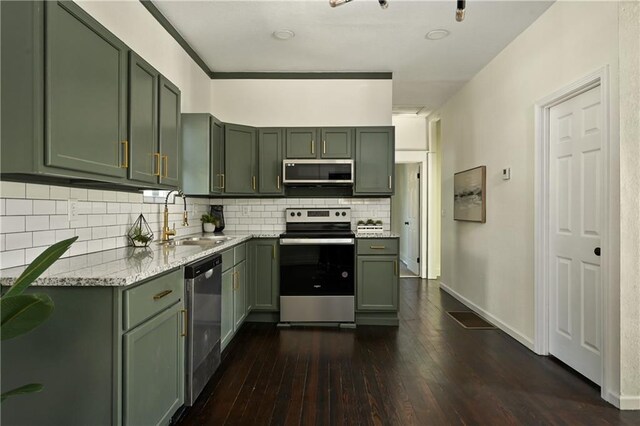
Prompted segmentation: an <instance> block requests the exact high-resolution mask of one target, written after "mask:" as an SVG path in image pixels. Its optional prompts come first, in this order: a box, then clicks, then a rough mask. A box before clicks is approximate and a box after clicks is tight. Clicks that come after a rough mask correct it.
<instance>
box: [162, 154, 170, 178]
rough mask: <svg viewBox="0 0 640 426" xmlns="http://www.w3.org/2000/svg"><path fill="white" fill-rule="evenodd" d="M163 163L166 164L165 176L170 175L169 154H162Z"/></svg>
mask: <svg viewBox="0 0 640 426" xmlns="http://www.w3.org/2000/svg"><path fill="white" fill-rule="evenodd" d="M162 163H163V164H164V177H169V156H168V155H163V156H162Z"/></svg>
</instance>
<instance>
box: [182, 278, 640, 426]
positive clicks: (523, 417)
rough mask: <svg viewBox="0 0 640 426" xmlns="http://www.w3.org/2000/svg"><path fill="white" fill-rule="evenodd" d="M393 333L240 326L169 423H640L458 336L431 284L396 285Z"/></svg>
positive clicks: (567, 378) (475, 335) (476, 337)
mask: <svg viewBox="0 0 640 426" xmlns="http://www.w3.org/2000/svg"><path fill="white" fill-rule="evenodd" d="M400 299H401V300H400V303H401V306H400V315H401V321H400V326H399V327H397V328H395V327H365V326H360V327H358V328H357V329H356V330H338V329H334V328H317V327H316V328H293V329H286V328H285V329H279V328H277V327H275V326H274V325H272V324H256V323H253V324H246V325H245V326H244V328H243V329H242V330H240V332H239V334H238V336H237V337H236V338H235V339H234V341H233V342H232V344H231V346H230V348H229V350H228V351H227V352H226V353H225V360H224V361H223V363H222V365H221V367H220V369H219V371H218V373H216V375H215V376H214V378H213V379H212V381H211V382H210V383H209V385H208V387H207V388H206V389H205V391H204V392H203V395H201V397H200V399H199V400H198V401H197V403H196V405H195V406H194V407H192V409H191V410H190V411H189V412H188V413H187V415H186V416H185V417H184V418H183V419H182V421H181V422H180V423H179V424H182V425H185V426H186V425H205V424H210V425H214V424H215V425H220V424H237V425H244V424H256V425H267V424H276V425H280V424H291V425H296V424H319V425H327V424H337V425H354V424H362V425H369V424H385V425H386V424H397V425H426V424H430V425H443V424H487V425H488V424H490V425H501V424H525V425H532V424H554V425H555V424H569V425H578V424H580V425H594V424H605V425H616V424H623V425H632V424H640V412H621V411H618V410H617V409H615V408H614V407H613V406H611V405H609V404H608V403H606V402H605V401H603V400H602V399H600V394H599V389H598V388H596V387H595V386H594V385H592V384H591V383H589V382H587V381H586V380H584V379H582V378H581V377H579V376H577V375H576V374H575V373H573V372H571V371H569V370H568V369H566V368H565V367H563V366H562V365H561V364H560V363H558V362H556V361H554V360H552V359H549V358H545V357H539V356H537V355H535V354H534V353H532V352H530V351H529V350H527V349H526V348H524V347H523V346H521V345H520V344H519V343H517V342H516V341H515V340H513V339H511V338H510V337H508V336H507V335H506V334H504V333H502V332H501V331H499V330H482V331H471V330H466V329H463V328H462V327H460V326H459V325H458V324H457V323H456V322H455V321H454V320H453V319H451V318H450V317H449V316H448V315H447V314H446V312H445V311H446V310H466V308H465V307H464V306H463V305H461V304H460V303H459V302H457V301H456V300H454V299H453V298H451V297H450V296H449V295H448V294H446V293H444V292H442V291H440V289H439V288H438V285H437V282H435V281H429V282H428V281H426V280H420V279H410V278H406V279H402V280H401V285H400Z"/></svg>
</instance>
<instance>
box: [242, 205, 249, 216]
mask: <svg viewBox="0 0 640 426" xmlns="http://www.w3.org/2000/svg"><path fill="white" fill-rule="evenodd" d="M250 214H251V206H242V216H245V217H246V216H249V215H250Z"/></svg>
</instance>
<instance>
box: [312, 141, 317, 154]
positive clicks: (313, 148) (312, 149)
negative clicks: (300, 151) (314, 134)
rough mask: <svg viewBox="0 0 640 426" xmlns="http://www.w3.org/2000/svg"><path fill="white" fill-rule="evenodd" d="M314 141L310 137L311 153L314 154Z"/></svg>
mask: <svg viewBox="0 0 640 426" xmlns="http://www.w3.org/2000/svg"><path fill="white" fill-rule="evenodd" d="M315 145H316V144H315V143H314V141H313V139H311V153H312V154H315V153H316V147H315Z"/></svg>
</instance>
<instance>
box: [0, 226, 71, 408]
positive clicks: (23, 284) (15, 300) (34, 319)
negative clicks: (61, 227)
mask: <svg viewBox="0 0 640 426" xmlns="http://www.w3.org/2000/svg"><path fill="white" fill-rule="evenodd" d="M77 239H78V237H73V238H69V239H68V240H64V241H60V242H58V243H55V244H54V245H52V246H51V247H49V248H47V249H46V250H45V251H44V252H42V254H40V256H38V257H36V259H35V260H34V261H33V262H31V264H30V265H29V266H27V268H26V269H25V270H24V272H22V274H20V276H19V277H18V278H17V279H16V281H15V282H14V283H13V285H12V286H11V288H9V290H8V291H7V292H6V293H5V294H4V295H3V296H2V298H1V299H0V316H1V317H2V322H1V323H0V339H1V340H8V339H13V338H14V337H18V336H21V335H23V334H25V333H28V332H29V331H31V330H33V329H34V328H36V327H38V326H39V325H40V324H42V323H43V322H45V321H46V320H47V318H49V316H50V315H51V313H52V312H53V307H54V305H53V300H51V298H50V297H49V296H48V295H46V294H41V293H32V294H23V293H24V291H25V290H26V289H27V287H29V286H30V285H31V284H32V283H33V282H34V281H35V280H36V279H37V278H38V277H39V276H40V275H41V274H42V273H43V272H44V271H46V270H47V269H48V268H49V267H50V266H51V265H53V264H54V263H55V262H56V260H58V259H59V258H60V256H62V255H63V254H64V253H65V252H66V251H67V250H68V249H69V247H71V244H73V243H74V242H75V241H76V240H77ZM43 387H44V386H43V385H41V384H40V383H30V384H28V385H23V386H20V387H18V388H15V389H12V390H10V391H7V392H3V393H2V395H0V402H1V401H4V400H5V399H7V398H9V397H12V396H17V395H23V394H28V393H33V392H40V391H42V389H43Z"/></svg>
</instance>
